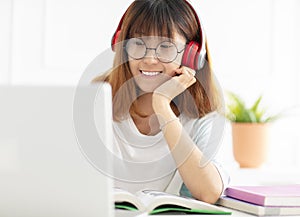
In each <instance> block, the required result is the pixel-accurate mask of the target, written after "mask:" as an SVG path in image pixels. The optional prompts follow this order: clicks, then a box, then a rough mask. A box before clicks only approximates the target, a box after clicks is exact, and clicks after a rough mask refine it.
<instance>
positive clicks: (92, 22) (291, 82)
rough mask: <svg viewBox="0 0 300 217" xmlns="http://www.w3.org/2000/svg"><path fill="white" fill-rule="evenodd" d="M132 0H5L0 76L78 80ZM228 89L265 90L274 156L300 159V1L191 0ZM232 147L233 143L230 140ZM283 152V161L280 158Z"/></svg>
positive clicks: (24, 80)
mask: <svg viewBox="0 0 300 217" xmlns="http://www.w3.org/2000/svg"><path fill="white" fill-rule="evenodd" d="M130 3H131V0H118V1H106V2H105V4H104V2H103V1H100V0H0V31H1V34H0V46H1V49H0V60H1V61H0V83H8V84H55V85H56V84H65V85H76V83H77V81H78V79H79V78H80V76H81V74H82V72H83V71H84V70H85V68H86V67H87V65H88V64H89V63H90V62H91V61H92V60H93V59H94V58H95V57H96V56H97V55H98V54H100V53H101V52H103V51H105V50H107V49H110V39H111V36H112V34H113V32H114V31H115V29H116V27H117V24H118V22H119V20H120V18H121V16H122V14H123V13H124V11H125V9H126V8H127V6H128V5H129V4H130ZM193 3H197V5H196V4H195V6H196V8H197V9H198V10H199V12H200V17H201V19H202V21H203V23H204V27H205V30H206V33H207V38H208V40H209V45H210V48H211V53H212V57H213V60H214V68H215V73H216V75H217V77H218V80H219V82H220V83H221V85H222V86H223V88H224V89H225V90H231V91H235V92H236V93H238V94H240V95H241V96H242V97H244V98H245V99H246V101H247V102H252V101H253V99H254V98H256V97H257V96H258V95H260V94H261V93H263V94H264V95H265V103H266V105H268V107H270V108H271V110H273V111H274V112H276V111H281V110H282V109H285V108H289V107H294V109H292V110H288V111H289V113H291V114H293V115H291V116H287V117H286V118H284V119H282V120H281V121H279V122H277V123H276V124H275V125H274V129H273V132H274V137H273V138H274V142H273V143H272V147H271V151H270V164H275V165H277V164H278V165H283V164H284V165H293V164H296V165H298V166H300V161H299V159H298V156H299V155H300V148H299V147H298V146H299V144H300V139H299V135H298V132H297V130H296V129H297V128H298V123H299V104H300V90H299V87H298V84H299V83H300V76H299V75H298V74H299V71H300V53H299V50H300V42H299V40H298V38H300V30H299V29H300V28H299V26H300V14H299V13H298V11H300V1H298V0H285V1H281V0H251V1H250V0H226V1H223V0H209V1H206V0H193ZM228 150H230V147H228ZM279 158H280V161H279V160H278V159H279Z"/></svg>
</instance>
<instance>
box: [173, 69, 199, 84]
mask: <svg viewBox="0 0 300 217" xmlns="http://www.w3.org/2000/svg"><path fill="white" fill-rule="evenodd" d="M175 73H176V74H177V75H179V76H176V77H174V79H176V80H177V81H179V83H181V84H182V85H184V86H185V87H186V88H188V87H189V86H191V85H192V84H193V83H195V82H196V78H195V74H196V71H195V70H193V69H191V68H188V67H185V66H183V67H181V68H178V69H176V70H175Z"/></svg>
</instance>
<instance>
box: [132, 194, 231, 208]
mask: <svg viewBox="0 0 300 217" xmlns="http://www.w3.org/2000/svg"><path fill="white" fill-rule="evenodd" d="M136 196H137V197H139V198H140V200H141V201H142V203H143V204H144V205H145V206H146V207H147V208H146V210H147V212H148V213H153V211H157V212H155V213H159V212H164V211H180V212H185V213H186V212H189V213H206V214H221V213H222V214H227V213H228V212H226V211H225V210H224V209H222V208H220V207H217V206H215V205H211V204H208V203H205V202H202V201H199V200H195V199H192V198H186V197H180V196H177V195H172V194H168V193H165V192H159V191H151V190H144V191H140V192H138V193H137V194H136Z"/></svg>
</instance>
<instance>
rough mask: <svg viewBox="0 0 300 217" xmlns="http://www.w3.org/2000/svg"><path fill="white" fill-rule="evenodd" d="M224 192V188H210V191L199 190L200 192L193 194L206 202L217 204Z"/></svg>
mask: <svg viewBox="0 0 300 217" xmlns="http://www.w3.org/2000/svg"><path fill="white" fill-rule="evenodd" d="M221 194H222V188H214V189H208V191H204V192H201V193H200V192H199V193H198V194H195V195H193V194H192V196H193V197H194V198H195V199H197V200H201V201H203V202H205V203H209V204H215V203H216V202H217V200H218V199H219V198H220V196H221Z"/></svg>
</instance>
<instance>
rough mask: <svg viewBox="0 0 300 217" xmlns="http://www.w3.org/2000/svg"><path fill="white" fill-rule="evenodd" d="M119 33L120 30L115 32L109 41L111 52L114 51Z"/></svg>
mask: <svg viewBox="0 0 300 217" xmlns="http://www.w3.org/2000/svg"><path fill="white" fill-rule="evenodd" d="M120 33H121V30H118V31H116V32H115V34H114V35H113V37H112V39H111V49H112V50H113V51H115V44H116V43H117V41H118V38H119V35H120Z"/></svg>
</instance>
